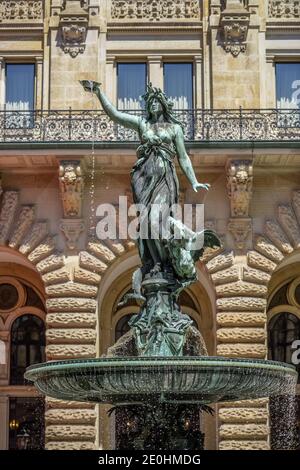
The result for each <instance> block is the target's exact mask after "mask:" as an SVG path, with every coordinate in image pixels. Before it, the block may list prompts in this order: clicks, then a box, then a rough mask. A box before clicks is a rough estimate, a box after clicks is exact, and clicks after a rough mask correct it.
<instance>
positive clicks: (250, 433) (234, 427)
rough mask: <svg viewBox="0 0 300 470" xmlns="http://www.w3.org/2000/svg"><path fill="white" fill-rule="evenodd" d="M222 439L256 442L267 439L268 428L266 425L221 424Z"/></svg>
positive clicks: (220, 434)
mask: <svg viewBox="0 0 300 470" xmlns="http://www.w3.org/2000/svg"><path fill="white" fill-rule="evenodd" d="M219 436H220V438H221V439H247V440H252V439H254V440H256V439H262V438H267V436H268V427H267V425H265V424H254V423H251V424H221V426H220V428H219Z"/></svg>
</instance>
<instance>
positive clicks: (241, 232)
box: [228, 218, 252, 250]
mask: <svg viewBox="0 0 300 470" xmlns="http://www.w3.org/2000/svg"><path fill="white" fill-rule="evenodd" d="M251 230H252V220H251V219H250V218H241V219H238V218H237V219H229V223H228V231H229V232H230V233H231V234H232V236H233V238H234V241H235V244H236V248H237V249H238V250H244V249H245V248H246V241H247V238H248V236H249V234H250V232H251Z"/></svg>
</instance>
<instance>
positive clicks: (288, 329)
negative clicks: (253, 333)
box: [268, 313, 300, 372]
mask: <svg viewBox="0 0 300 470" xmlns="http://www.w3.org/2000/svg"><path fill="white" fill-rule="evenodd" d="M268 339H269V358H270V359H273V360H274V361H282V362H288V363H290V364H291V363H293V361H292V355H293V353H294V352H295V349H294V348H293V344H294V341H296V340H299V339H300V318H298V317H296V315H293V314H291V313H279V314H277V315H275V316H274V317H273V318H272V319H271V320H270V322H269V328H268ZM298 372H300V367H299V365H298Z"/></svg>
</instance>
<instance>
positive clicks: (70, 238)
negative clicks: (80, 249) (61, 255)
mask: <svg viewBox="0 0 300 470" xmlns="http://www.w3.org/2000/svg"><path fill="white" fill-rule="evenodd" d="M84 228H85V225H84V221H83V220H82V219H62V220H61V223H60V229H61V231H62V232H63V233H64V235H65V237H66V243H67V247H68V249H69V250H71V251H74V250H76V249H77V243H78V238H79V235H80V234H81V232H83V231H84Z"/></svg>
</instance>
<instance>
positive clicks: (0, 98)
mask: <svg viewBox="0 0 300 470" xmlns="http://www.w3.org/2000/svg"><path fill="white" fill-rule="evenodd" d="M4 105H5V58H4V57H0V109H3V108H4Z"/></svg>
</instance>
